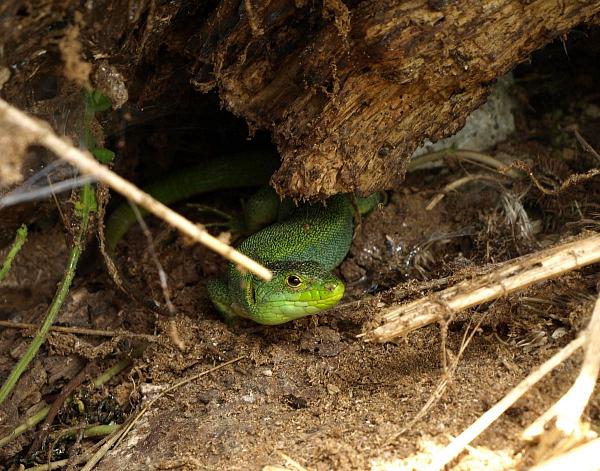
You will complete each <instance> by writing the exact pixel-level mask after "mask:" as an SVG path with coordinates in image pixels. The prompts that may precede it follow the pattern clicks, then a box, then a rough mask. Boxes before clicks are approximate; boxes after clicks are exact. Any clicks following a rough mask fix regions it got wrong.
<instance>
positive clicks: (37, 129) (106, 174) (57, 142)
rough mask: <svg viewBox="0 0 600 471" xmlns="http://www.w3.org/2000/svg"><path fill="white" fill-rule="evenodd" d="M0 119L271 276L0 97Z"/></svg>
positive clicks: (197, 237)
mask: <svg viewBox="0 0 600 471" xmlns="http://www.w3.org/2000/svg"><path fill="white" fill-rule="evenodd" d="M0 121H4V122H5V123H8V124H11V125H13V126H16V127H18V128H19V129H21V130H22V131H24V132H27V133H30V135H31V137H33V138H34V139H35V141H36V142H38V143H39V144H41V145H43V146H44V147H46V148H47V149H49V150H51V151H52V152H54V153H55V154H56V155H57V156H58V157H60V158H61V159H63V160H65V161H67V162H69V163H70V164H71V165H74V166H75V167H77V168H79V170H80V171H81V172H82V173H84V174H87V175H91V176H93V177H94V178H96V179H97V180H98V181H100V182H102V183H104V184H105V185H107V186H109V187H111V188H112V189H113V190H115V191H117V192H119V193H121V194H122V195H123V196H124V197H125V198H127V199H128V200H130V201H132V202H134V203H135V204H137V205H139V206H141V207H143V208H144V209H146V210H148V212H150V213H152V214H154V215H155V216H157V217H159V218H161V219H163V220H164V221H166V222H167V223H169V224H170V225H171V226H173V227H175V228H177V229H179V230H180V231H181V232H182V233H184V234H185V235H187V236H188V237H190V238H192V239H193V240H195V241H197V242H200V243H201V244H204V245H206V246H207V247H208V248H209V249H211V250H214V251H215V252H217V253H218V254H220V255H222V256H223V257H225V258H227V259H229V260H231V261H232V262H233V263H235V264H237V265H240V266H242V267H244V268H246V269H248V270H249V271H251V272H252V273H254V274H256V275H257V276H260V277H261V278H264V279H265V280H270V279H271V278H272V276H273V275H272V274H271V271H270V270H268V269H266V268H265V267H263V266H262V265H260V264H259V263H257V262H255V261H254V260H252V259H251V258H249V257H247V256H246V255H244V254H242V253H241V252H238V251H237V250H235V249H234V248H233V247H230V246H229V245H227V244H224V243H223V242H221V241H220V240H218V239H217V238H216V237H213V236H211V235H210V234H209V233H208V232H206V231H205V230H204V229H201V228H200V227H198V226H197V225H196V224H194V223H193V222H191V221H190V220H189V219H186V218H184V217H183V216H181V215H180V214H179V213H177V212H175V211H173V210H172V209H170V208H168V207H167V206H165V205H164V204H162V203H161V202H160V201H158V200H156V199H154V198H152V197H151V196H150V195H149V194H147V193H145V192H143V191H142V190H140V189H139V188H138V187H137V186H135V185H134V184H132V183H131V182H129V181H127V180H125V179H124V178H122V177H120V176H119V175H117V174H116V173H115V172H113V171H112V170H110V169H108V168H107V167H105V166H103V165H102V164H100V163H99V162H98V161H96V160H95V159H94V158H92V157H91V156H90V155H89V154H88V153H87V152H83V151H81V150H79V149H76V148H75V147H73V146H72V145H71V144H69V143H68V142H67V141H65V140H63V139H61V138H60V137H58V136H57V135H56V134H55V133H54V132H53V131H52V130H51V129H50V127H49V126H48V125H47V124H46V123H44V122H42V121H39V120H37V119H35V118H32V117H30V116H28V115H26V114H25V113H23V112H22V111H20V110H18V109H17V108H15V107H14V106H11V105H10V104H9V103H7V102H6V101H4V100H2V99H0Z"/></svg>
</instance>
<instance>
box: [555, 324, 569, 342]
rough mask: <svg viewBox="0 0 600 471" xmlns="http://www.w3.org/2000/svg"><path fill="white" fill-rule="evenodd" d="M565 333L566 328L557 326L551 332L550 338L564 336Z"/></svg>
mask: <svg viewBox="0 0 600 471" xmlns="http://www.w3.org/2000/svg"><path fill="white" fill-rule="evenodd" d="M565 335H567V329H565V328H564V327H559V328H558V329H556V330H555V331H554V332H552V338H553V339H554V340H556V339H559V338H561V337H564V336H565Z"/></svg>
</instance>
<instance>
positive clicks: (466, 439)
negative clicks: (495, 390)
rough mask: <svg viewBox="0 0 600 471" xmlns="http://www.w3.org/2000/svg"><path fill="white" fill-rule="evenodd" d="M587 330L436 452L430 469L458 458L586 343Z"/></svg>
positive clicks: (429, 470)
mask: <svg viewBox="0 0 600 471" xmlns="http://www.w3.org/2000/svg"><path fill="white" fill-rule="evenodd" d="M585 340H586V335H585V332H584V333H582V334H581V335H580V336H579V337H577V338H576V339H575V340H573V341H572V342H571V343H569V344H568V345H567V346H566V347H564V348H563V349H562V350H560V351H559V352H558V353H556V354H555V355H554V356H552V357H551V358H550V359H549V360H547V361H546V362H545V363H543V364H541V365H540V366H539V367H538V368H537V369H536V370H535V371H534V372H533V373H531V374H530V375H529V376H527V378H525V379H524V380H523V381H521V382H520V383H519V384H518V385H517V386H516V387H515V388H514V389H512V390H511V391H510V392H509V393H508V394H507V395H506V396H504V397H503V398H502V400H500V401H499V402H498V403H496V404H495V405H494V406H493V407H492V408H491V409H490V410H488V411H487V412H485V413H484V414H483V415H482V416H480V417H479V418H478V419H477V420H476V421H475V422H473V423H472V424H471V425H470V426H469V427H468V428H467V429H466V430H464V431H463V432H462V433H461V434H460V435H458V436H457V437H456V438H455V439H453V440H452V442H450V444H449V445H448V446H447V447H446V448H444V449H443V450H442V451H441V452H440V453H436V455H435V456H434V460H433V463H432V464H431V465H430V466H428V468H427V469H428V471H439V470H441V469H443V468H444V467H445V466H446V465H447V464H448V463H450V461H452V460H453V459H454V458H456V457H457V456H458V455H459V454H460V453H461V452H462V451H463V450H464V449H465V448H466V447H467V446H468V445H469V443H471V442H472V441H473V440H475V439H476V438H477V437H478V436H479V435H481V434H482V433H483V432H484V431H485V430H486V429H487V428H488V427H489V426H490V425H491V424H492V423H494V421H495V420H496V419H498V417H500V416H501V415H502V414H503V413H504V412H505V411H506V409H508V408H509V407H510V406H512V405H513V404H514V403H515V402H517V400H518V399H519V398H520V397H521V396H522V395H523V394H525V393H526V392H527V391H529V390H530V389H531V388H532V387H533V386H534V385H535V384H536V383H537V382H538V381H539V380H541V379H542V378H543V377H544V376H546V375H547V374H548V373H550V371H552V370H553V369H554V368H556V367H557V366H558V365H560V364H561V363H562V362H563V361H565V360H566V359H567V358H569V357H570V356H571V355H573V353H575V352H576V351H577V350H578V349H579V348H580V347H582V346H583V345H584V344H585Z"/></svg>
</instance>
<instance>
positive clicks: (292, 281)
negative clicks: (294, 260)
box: [285, 275, 302, 288]
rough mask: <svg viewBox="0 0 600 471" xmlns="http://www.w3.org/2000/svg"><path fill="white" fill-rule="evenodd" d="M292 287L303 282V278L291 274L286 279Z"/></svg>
mask: <svg viewBox="0 0 600 471" xmlns="http://www.w3.org/2000/svg"><path fill="white" fill-rule="evenodd" d="M285 281H286V282H287V284H288V285H289V286H290V287H291V288H297V287H298V286H300V285H301V284H302V280H301V279H300V278H299V277H297V276H296V275H290V276H288V277H287V279H286V280H285Z"/></svg>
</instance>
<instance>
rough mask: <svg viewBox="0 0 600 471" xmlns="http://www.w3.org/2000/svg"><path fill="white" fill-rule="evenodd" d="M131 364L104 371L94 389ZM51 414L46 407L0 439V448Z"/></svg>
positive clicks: (96, 379)
mask: <svg viewBox="0 0 600 471" xmlns="http://www.w3.org/2000/svg"><path fill="white" fill-rule="evenodd" d="M130 364H131V361H130V360H128V359H125V360H121V361H119V362H118V363H117V364H115V365H113V366H111V367H110V368H108V369H107V370H105V371H103V372H102V373H101V374H100V375H99V376H97V377H96V378H95V379H94V380H93V381H92V386H93V387H94V388H99V387H101V386H102V385H103V384H105V383H106V382H107V381H108V380H109V379H110V378H112V377H114V376H116V375H117V374H119V373H120V372H121V371H123V370H124V369H125V368H127V367H128V366H129V365H130ZM49 412H50V406H46V407H44V408H42V409H40V410H39V411H38V412H36V413H35V414H34V415H32V416H31V417H29V418H28V419H26V420H25V421H24V422H23V423H22V424H20V425H19V426H18V427H16V428H15V429H14V430H13V431H12V432H11V433H10V434H8V435H6V436H5V437H2V438H0V447H3V446H4V445H6V444H7V443H9V442H10V441H11V440H12V439H13V438H15V437H17V436H18V435H21V434H22V433H23V432H26V431H27V430H29V429H32V428H33V427H35V426H36V425H37V424H39V423H40V422H41V421H42V420H44V419H45V418H46V416H47V415H48V413H49ZM117 427H118V425H115V429H116V428H117ZM88 436H91V435H88Z"/></svg>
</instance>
